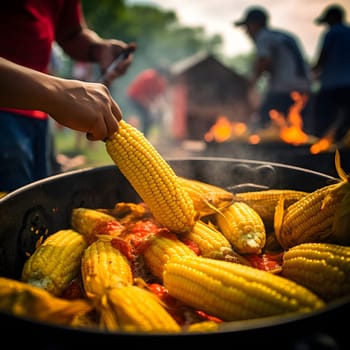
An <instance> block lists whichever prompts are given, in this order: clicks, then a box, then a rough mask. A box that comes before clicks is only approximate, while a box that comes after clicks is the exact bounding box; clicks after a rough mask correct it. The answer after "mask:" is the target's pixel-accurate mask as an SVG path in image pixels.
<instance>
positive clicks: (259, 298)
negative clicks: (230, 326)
mask: <svg viewBox="0 0 350 350" xmlns="http://www.w3.org/2000/svg"><path fill="white" fill-rule="evenodd" d="M163 279H164V286H165V288H166V289H167V290H168V292H169V294H170V295H172V296H173V297H174V298H177V299H178V300H180V301H182V302H183V303H185V304H187V305H189V306H191V307H193V308H195V309H199V310H202V311H204V312H206V313H208V314H210V315H212V316H215V317H219V318H220V319H222V320H223V321H237V320H246V319H252V318H259V317H265V316H273V315H282V314H285V313H291V312H295V313H304V312H310V311H312V310H315V309H319V308H321V307H323V306H325V302H324V301H323V300H322V299H320V298H319V297H318V296H316V295H315V294H314V293H312V292H311V291H310V290H308V289H307V288H305V287H303V286H301V285H298V284H296V283H295V282H293V281H290V280H288V279H286V278H284V277H281V276H279V275H275V274H272V273H269V272H267V271H263V270H259V269H256V268H254V267H250V266H245V265H241V264H236V263H232V262H228V261H221V260H215V259H209V258H203V257H199V256H183V257H173V258H171V259H169V261H168V262H167V264H166V265H165V270H164V275H163Z"/></svg>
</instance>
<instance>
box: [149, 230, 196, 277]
mask: <svg viewBox="0 0 350 350" xmlns="http://www.w3.org/2000/svg"><path fill="white" fill-rule="evenodd" d="M186 255H196V254H195V252H194V251H193V250H192V249H191V248H189V247H188V246H187V245H186V244H185V243H183V242H181V241H180V240H179V239H178V238H177V237H176V236H175V235H171V234H157V235H154V236H152V237H150V238H149V240H148V242H147V243H146V246H145V249H144V251H143V257H144V260H145V263H146V265H147V267H148V268H149V270H150V271H151V273H152V274H153V275H154V276H155V277H157V278H158V279H159V280H160V281H162V280H163V270H164V265H165V264H166V263H167V261H168V260H169V259H170V258H171V257H173V256H186Z"/></svg>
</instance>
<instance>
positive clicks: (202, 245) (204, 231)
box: [181, 220, 236, 259]
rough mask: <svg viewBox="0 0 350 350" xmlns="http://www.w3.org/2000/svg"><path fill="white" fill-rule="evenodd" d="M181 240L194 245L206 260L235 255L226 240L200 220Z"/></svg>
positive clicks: (213, 227) (217, 231)
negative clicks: (188, 241)
mask: <svg viewBox="0 0 350 350" xmlns="http://www.w3.org/2000/svg"><path fill="white" fill-rule="evenodd" d="M181 238H182V239H185V240H190V241H192V242H194V243H196V244H197V246H198V247H199V249H200V254H201V255H202V256H204V257H207V258H209V257H210V258H213V259H225V258H228V259H229V257H230V256H231V257H233V256H235V255H236V254H235V253H234V251H233V249H232V246H231V243H230V242H229V241H228V240H227V238H226V237H225V236H224V235H223V234H222V233H221V232H220V231H219V230H217V229H216V228H215V226H214V225H210V224H207V223H205V222H204V221H202V220H198V221H197V222H196V224H195V225H194V226H193V229H192V231H191V232H189V233H187V234H186V235H184V236H183V237H181Z"/></svg>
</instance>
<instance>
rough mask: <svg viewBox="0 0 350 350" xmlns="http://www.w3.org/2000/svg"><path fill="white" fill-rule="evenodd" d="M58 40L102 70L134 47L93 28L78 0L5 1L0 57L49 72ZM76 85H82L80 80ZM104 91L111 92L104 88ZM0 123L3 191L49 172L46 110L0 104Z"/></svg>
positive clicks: (78, 57)
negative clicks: (105, 36) (105, 35)
mask: <svg viewBox="0 0 350 350" xmlns="http://www.w3.org/2000/svg"><path fill="white" fill-rule="evenodd" d="M55 41H56V42H57V43H58V45H60V47H61V48H62V49H63V50H64V52H65V53H67V54H68V55H69V56H70V57H71V58H73V59H74V60H79V61H89V62H94V63H96V64H98V65H99V66H100V68H101V70H102V71H104V70H106V68H107V67H108V66H109V65H110V64H111V63H112V61H113V60H114V59H115V58H116V57H117V56H118V55H120V54H121V53H122V52H123V51H124V50H125V49H127V48H131V49H133V50H134V49H135V45H134V44H127V43H125V42H123V41H120V40H116V39H103V38H101V37H100V36H99V35H98V34H97V33H96V32H94V31H92V30H91V29H89V28H88V26H87V24H86V22H85V19H84V15H83V11H82V6H81V2H80V1H79V0H45V1H37V0H24V1H6V2H3V3H2V6H1V11H0V56H1V57H3V58H6V59H8V60H10V61H12V62H14V63H17V64H19V65H22V66H24V67H28V68H31V69H33V70H36V71H39V72H43V73H48V72H49V66H50V59H51V50H52V47H53V43H54V42H55ZM132 59H133V56H132V55H129V56H128V57H127V58H126V59H125V60H124V61H123V62H122V64H121V65H119V66H118V67H117V69H116V70H115V71H114V72H111V74H110V75H109V77H108V80H107V81H106V85H107V84H110V83H111V81H113V79H115V78H117V77H119V76H121V75H123V74H125V72H126V71H127V69H128V67H129V65H130V64H131V62H132ZM77 88H80V89H82V87H81V86H80V87H77ZM90 88H91V87H90ZM75 93H76V92H74V91H72V92H70V91H69V90H67V95H68V96H67V99H69V95H70V94H71V97H74V94H75ZM84 93H86V94H87V95H86V96H85V95H84ZM103 93H104V94H107V92H106V91H104V92H103ZM90 95H91V90H90V91H89V89H86V90H85V91H84V90H83V89H82V91H81V93H80V94H79V96H80V97H81V99H82V101H86V102H89V100H90V99H91V98H92V96H90ZM105 98H106V96H105ZM9 107H10V106H9ZM70 111H71V112H72V110H70ZM70 111H69V109H68V108H67V110H66V111H64V110H61V111H60V112H62V113H66V114H67V115H66V116H65V118H66V119H65V122H66V124H67V122H68V119H69V118H74V117H75V116H74V115H70V114H69V112H70ZM56 112H57V111H56ZM95 112H96V114H98V113H99V111H95ZM112 112H113V111H112ZM76 113H78V111H77V110H76ZM90 117H91V116H90ZM63 119H64V118H63ZM0 123H1V127H0V164H1V166H0V191H5V192H9V191H12V190H15V189H16V188H19V187H21V186H23V185H26V184H28V183H30V182H32V181H36V180H39V179H42V178H44V177H46V176H49V175H51V174H52V171H51V169H50V165H51V162H50V153H51V152H50V126H49V115H48V113H47V111H42V110H32V109H26V108H24V109H9V108H7V109H4V108H2V109H1V110H0ZM68 123H69V122H68ZM91 128H93V126H92V125H91ZM77 130H81V129H80V128H78V129H77ZM87 138H88V139H90V140H94V139H96V136H95V135H90V134H89V133H87ZM97 139H99V138H97Z"/></svg>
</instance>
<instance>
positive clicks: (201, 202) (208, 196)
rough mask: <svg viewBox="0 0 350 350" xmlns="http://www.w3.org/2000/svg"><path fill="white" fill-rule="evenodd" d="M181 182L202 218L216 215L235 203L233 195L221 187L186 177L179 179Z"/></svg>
mask: <svg viewBox="0 0 350 350" xmlns="http://www.w3.org/2000/svg"><path fill="white" fill-rule="evenodd" d="M179 181H180V183H181V184H182V186H183V187H184V188H185V189H186V190H187V192H188V193H189V194H190V197H191V198H192V201H193V204H194V207H195V209H196V211H197V212H198V213H199V216H200V217H203V216H207V215H211V214H215V213H216V212H217V210H218V209H222V208H225V207H227V206H228V205H230V204H231V203H232V202H233V194H232V193H231V192H229V191H227V190H225V189H223V188H221V187H218V186H214V185H211V184H208V183H206V182H202V181H198V180H192V179H188V178H184V177H179Z"/></svg>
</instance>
